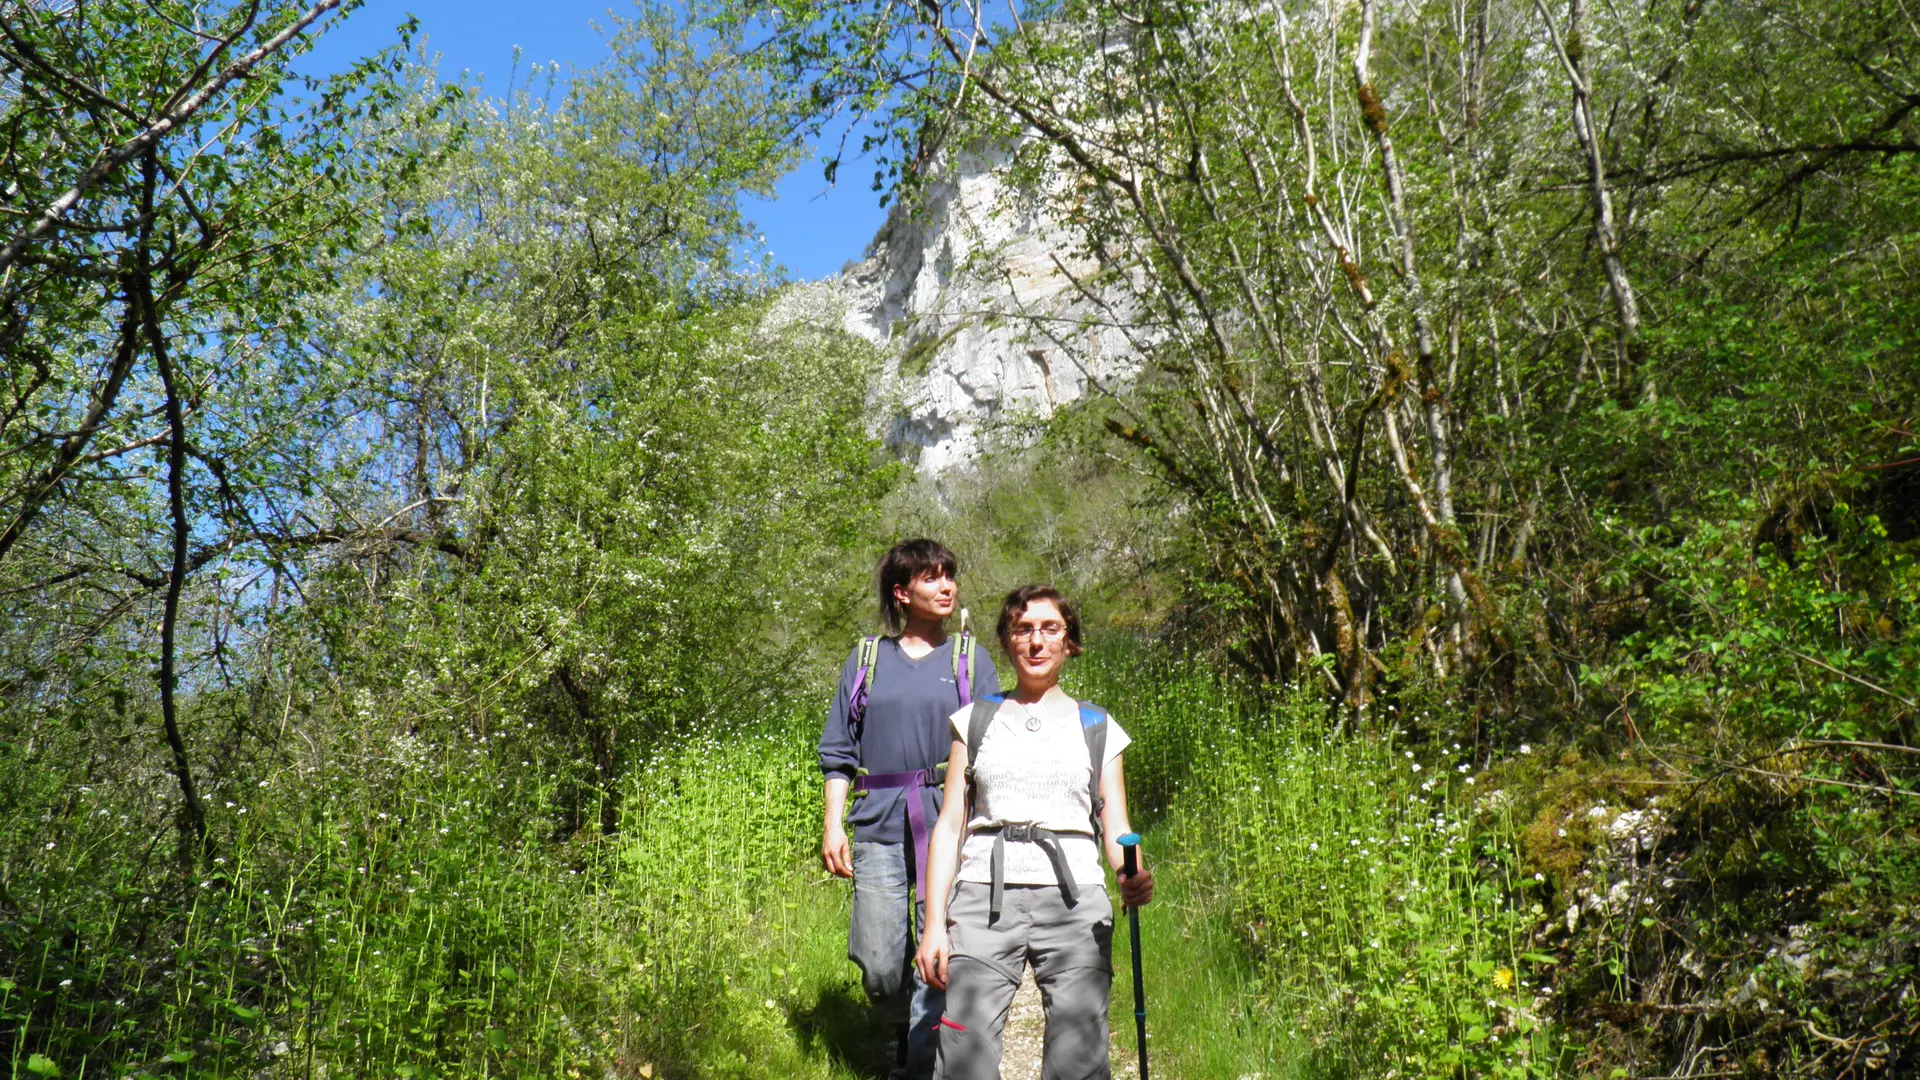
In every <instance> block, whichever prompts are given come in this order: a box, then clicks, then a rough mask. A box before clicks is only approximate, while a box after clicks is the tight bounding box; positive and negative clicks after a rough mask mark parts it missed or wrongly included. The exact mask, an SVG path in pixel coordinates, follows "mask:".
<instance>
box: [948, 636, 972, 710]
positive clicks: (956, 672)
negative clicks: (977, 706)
mask: <svg viewBox="0 0 1920 1080" xmlns="http://www.w3.org/2000/svg"><path fill="white" fill-rule="evenodd" d="M973 671H974V664H973V635H972V634H969V633H967V632H966V631H965V630H962V631H960V637H959V639H958V640H957V641H955V642H954V643H953V681H954V685H956V686H958V687H959V688H960V704H962V705H971V704H973Z"/></svg>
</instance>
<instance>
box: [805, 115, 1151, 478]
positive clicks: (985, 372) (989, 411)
mask: <svg viewBox="0 0 1920 1080" xmlns="http://www.w3.org/2000/svg"><path fill="white" fill-rule="evenodd" d="M1007 164H1008V158H1007V156H1006V155H1005V154H996V153H991V152H988V153H963V154H959V155H956V156H955V157H954V158H953V159H952V160H951V161H950V163H949V164H948V165H947V166H946V167H943V168H941V169H939V170H937V171H936V173H935V178H934V179H933V180H931V181H929V182H928V183H927V185H926V186H925V187H924V188H923V189H922V191H921V194H920V198H919V201H918V203H917V204H916V205H915V206H914V207H913V209H912V210H911V211H908V210H906V209H904V208H901V207H896V209H895V210H894V212H893V213H892V214H891V215H889V217H888V219H887V222H886V224H885V225H884V226H882V227H881V229H880V232H879V233H878V234H877V235H876V236H875V237H874V238H873V241H872V243H871V244H870V245H869V246H868V249H867V255H866V257H865V258H864V259H862V260H861V261H860V262H858V263H855V264H853V265H851V266H849V267H848V268H847V269H846V270H845V271H843V272H842V273H841V274H840V275H838V276H837V277H834V278H830V279H828V280H826V281H823V282H814V283H810V284H806V285H800V286H796V287H794V288H793V289H791V290H789V292H788V294H787V295H786V296H784V297H782V299H781V301H780V302H779V303H778V304H777V305H776V307H775V310H774V313H773V314H772V316H770V317H771V318H773V319H775V320H778V321H783V322H791V321H794V320H807V321H815V322H821V323H826V324H829V325H834V324H837V325H839V326H842V327H844V328H845V329H846V330H848V331H849V332H851V333H853V334H856V335H858V336H860V337H862V338H865V339H867V340H868V341H871V342H873V343H875V344H876V345H879V346H880V347H881V348H882V349H883V350H884V351H885V353H886V362H885V369H884V373H883V375H882V377H881V379H880V381H879V385H878V387H877V388H876V392H875V397H874V403H873V407H874V413H875V417H876V423H877V424H878V425H879V426H880V427H881V428H882V430H883V432H884V436H885V438H886V441H887V443H888V444H889V445H891V446H892V447H893V448H894V449H895V450H896V451H898V452H899V453H900V454H901V455H902V456H903V457H905V458H907V459H908V460H910V461H912V462H914V464H915V466H916V468H917V469H918V470H919V471H920V472H921V473H922V474H923V475H938V474H941V473H943V472H946V471H948V470H950V469H953V468H955V467H957V466H963V465H964V464H966V463H967V462H969V461H971V460H972V458H973V457H974V456H975V454H976V453H977V452H978V450H979V449H980V446H981V442H982V439H983V437H984V436H986V435H987V434H988V433H989V432H990V431H991V430H993V429H994V428H995V426H996V424H997V423H998V422H1000V421H1002V420H1006V419H1011V418H1014V417H1018V416H1035V415H1037V416H1045V415H1048V414H1050V413H1051V412H1052V411H1053V410H1054V409H1055V408H1057V407H1059V406H1061V405H1063V404H1066V403H1067V402H1070V401H1073V400H1075V399H1077V398H1080V397H1082V396H1084V395H1085V394H1086V393H1087V392H1088V390H1089V388H1090V383H1091V382H1095V381H1097V382H1100V383H1105V382H1106V381H1107V380H1111V379H1114V378H1117V377H1122V376H1124V375H1125V374H1126V373H1127V372H1128V371H1129V370H1130V369H1131V367H1132V365H1133V363H1134V357H1135V356H1136V355H1137V352H1136V349H1135V348H1134V346H1133V345H1132V344H1131V343H1130V342H1129V341H1128V338H1127V335H1126V333H1124V332H1123V331H1121V330H1119V329H1117V328H1115V327H1113V326H1112V325H1111V324H1112V322H1113V321H1114V320H1113V319H1112V318H1111V317H1110V316H1111V313H1108V312H1103V310H1102V306H1101V304H1100V303H1097V302H1094V301H1092V300H1090V299H1088V296H1087V294H1086V292H1084V291H1083V290H1082V288H1080V287H1079V286H1076V284H1075V279H1076V278H1078V279H1079V280H1080V281H1081V282H1082V283H1085V282H1086V281H1087V280H1088V279H1089V278H1090V277H1091V276H1092V275H1093V274H1094V273H1096V272H1097V271H1098V270H1099V269H1100V266H1099V263H1098V261H1097V260H1094V259H1091V258H1089V257H1088V256H1087V255H1086V254H1085V253H1084V252H1082V251H1080V250H1078V249H1077V245H1076V244H1075V242H1074V238H1073V237H1072V236H1070V235H1068V234H1067V233H1066V232H1065V231H1064V230H1062V229H1060V228H1058V227H1057V226H1055V225H1054V224H1052V222H1051V221H1050V220H1049V218H1048V216H1047V214H1046V213H1045V211H1044V206H1045V203H1046V200H1045V199H1044V198H1042V197H1040V196H1038V195H1036V194H1034V193H1032V192H1026V191H1022V190H1020V189H1019V188H1017V187H1015V186H1013V185H1012V184H1011V183H1010V182H1009V181H1008V179H1007V171H1006V166H1007Z"/></svg>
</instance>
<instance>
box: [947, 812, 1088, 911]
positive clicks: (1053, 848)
mask: <svg viewBox="0 0 1920 1080" xmlns="http://www.w3.org/2000/svg"><path fill="white" fill-rule="evenodd" d="M973 832H974V835H975V836H991V837H993V890H992V894H991V897H992V898H991V900H990V901H989V903H988V905H987V912H988V914H989V916H992V917H997V916H998V915H999V914H1000V899H1001V897H1002V896H1003V895H1004V894H1005V892H1006V889H1007V841H1009V840H1012V841H1015V842H1016V843H1017V842H1021V841H1025V842H1028V843H1034V844H1038V845H1040V850H1042V851H1044V852H1046V853H1047V861H1048V862H1050V863H1052V864H1053V876H1054V877H1056V878H1058V879H1059V880H1060V891H1061V892H1064V893H1066V894H1067V904H1068V906H1072V905H1074V904H1077V903H1079V902H1080V889H1079V886H1078V883H1077V882H1075V881H1074V880H1073V871H1071V870H1070V869H1068V868H1067V855H1066V852H1064V851H1061V850H1060V840H1061V838H1062V837H1063V836H1085V837H1087V838H1088V839H1092V837H1091V835H1090V834H1088V833H1057V832H1054V831H1053V830H1052V829H1046V828H1042V827H1040V826H1038V825H1034V824H1032V823H1030V822H1023V823H1021V824H1018V825H995V826H992V827H991V828H985V829H975V830H973Z"/></svg>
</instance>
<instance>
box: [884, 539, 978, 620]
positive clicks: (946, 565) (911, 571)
mask: <svg viewBox="0 0 1920 1080" xmlns="http://www.w3.org/2000/svg"><path fill="white" fill-rule="evenodd" d="M935 571H939V572H941V573H943V574H945V575H946V576H947V577H950V578H957V577H959V576H960V562H959V560H957V559H955V558H954V557H953V552H952V551H951V550H950V549H949V548H948V547H947V545H945V544H943V543H941V542H940V541H938V540H928V539H926V538H925V537H920V538H918V539H914V540H902V541H900V542H899V543H897V544H895V545H893V546H892V547H890V548H888V549H887V553H886V554H885V555H882V556H881V557H880V566H879V568H878V569H876V570H875V571H874V579H875V581H876V582H877V583H878V585H879V589H880V618H881V620H882V621H883V622H885V623H886V624H887V630H888V632H890V633H895V634H897V633H899V632H900V630H901V628H902V627H903V626H905V625H906V616H904V615H902V614H901V613H900V601H898V600H895V599H894V598H893V590H894V588H895V587H897V586H900V587H903V586H906V585H910V584H912V583H913V581H914V579H915V578H918V577H920V576H921V575H922V574H930V573H933V572H935Z"/></svg>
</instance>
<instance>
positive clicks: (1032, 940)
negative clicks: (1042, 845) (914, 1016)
mask: <svg viewBox="0 0 1920 1080" xmlns="http://www.w3.org/2000/svg"><path fill="white" fill-rule="evenodd" d="M990 891H991V887H990V886H988V885H987V884H986V883H985V882H977V881H962V882H960V883H959V884H958V885H956V886H955V887H954V891H953V901H952V903H951V904H950V905H949V906H948V908H947V932H948V936H949V938H950V940H951V941H952V944H953V959H952V961H951V962H950V964H949V967H948V978H947V1011H946V1016H945V1017H944V1018H943V1019H942V1020H941V1022H940V1027H941V1032H940V1076H941V1077H942V1078H943V1080H999V1076H1000V1034H1001V1031H1002V1029H1004V1028H1005V1027H1006V1023H1007V1010H1008V1008H1009V1007H1011V1006H1012V1004H1013V995H1014V992H1015V991H1016V990H1018V989H1020V977H1021V975H1022V974H1023V973H1024V972H1025V970H1026V966H1027V965H1028V964H1029V963H1031V964H1032V965H1033V980H1034V982H1036V983H1038V984H1039V986H1040V999H1041V1002H1042V1004H1043V1005H1044V1006H1045V1007H1046V1014H1047V1042H1046V1052H1045V1055H1044V1056H1043V1058H1042V1060H1041V1072H1040V1075H1041V1076H1042V1078H1043V1080H1107V1078H1108V1077H1109V1076H1110V1075H1111V1065H1110V1064H1109V1062H1108V1060H1107V1002H1108V999H1109V998H1110V996H1111V995H1112V992H1113V903H1112V901H1110V900H1108V899H1107V890H1106V886H1104V885H1089V886H1083V887H1082V888H1081V889H1080V899H1079V902H1078V903H1076V904H1074V905H1072V906H1071V907H1069V906H1068V904H1067V901H1066V896H1065V894H1064V893H1063V892H1062V891H1061V889H1060V887H1059V886H1057V885H1009V886H1007V893H1006V899H1005V901H1004V902H1003V903H1002V905H1001V910H1000V917H999V918H998V919H993V920H991V921H989V916H988V905H989V903H990Z"/></svg>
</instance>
